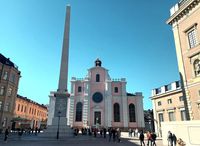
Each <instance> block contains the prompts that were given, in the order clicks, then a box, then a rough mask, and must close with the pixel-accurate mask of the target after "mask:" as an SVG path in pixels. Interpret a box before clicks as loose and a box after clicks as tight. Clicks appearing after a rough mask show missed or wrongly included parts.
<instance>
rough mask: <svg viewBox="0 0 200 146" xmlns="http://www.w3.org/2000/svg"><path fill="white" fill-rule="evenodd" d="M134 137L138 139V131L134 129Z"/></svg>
mask: <svg viewBox="0 0 200 146" xmlns="http://www.w3.org/2000/svg"><path fill="white" fill-rule="evenodd" d="M135 136H136V137H138V129H137V128H136V129H135Z"/></svg>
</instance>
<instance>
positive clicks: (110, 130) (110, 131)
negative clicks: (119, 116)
mask: <svg viewBox="0 0 200 146" xmlns="http://www.w3.org/2000/svg"><path fill="white" fill-rule="evenodd" d="M108 134H109V142H110V141H111V138H112V128H109V129H108Z"/></svg>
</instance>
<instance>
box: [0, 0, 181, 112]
mask: <svg viewBox="0 0 200 146" xmlns="http://www.w3.org/2000/svg"><path fill="white" fill-rule="evenodd" d="M177 2H178V0H143V1H141V0H71V1H69V0H0V53H2V54H3V55H4V56H6V57H9V58H10V59H11V60H12V61H13V62H14V63H15V64H16V65H18V66H19V70H20V71H21V75H22V77H21V79H20V83H19V90H18V94H20V95H22V96H25V97H28V98H30V99H32V100H34V101H36V102H39V103H43V104H47V103H48V102H49V97H48V95H49V93H50V91H55V90H56V89H57V87H58V78H59V77H58V76H59V67H60V57H61V48H62V40H63V31H64V21H65V11H66V5H67V4H70V5H71V30H70V57H69V82H68V87H69V88H68V89H70V79H71V77H72V76H75V77H80V78H81V77H85V75H86V74H87V69H89V68H90V67H93V66H94V61H95V59H96V58H97V57H99V58H100V59H101V60H102V66H103V67H105V68H107V69H108V70H109V73H110V76H111V78H123V77H125V78H126V80H127V91H128V92H130V93H134V92H143V95H144V109H149V108H152V105H151V100H150V99H149V97H150V96H151V90H152V89H154V88H156V87H160V86H162V85H164V84H168V83H170V82H173V81H174V80H179V75H178V67H177V60H176V52H175V46H174V40H173V33H172V29H171V27H170V26H169V25H167V24H166V20H167V19H168V18H169V15H170V14H169V10H170V8H171V7H172V6H173V5H174V4H175V3H177Z"/></svg>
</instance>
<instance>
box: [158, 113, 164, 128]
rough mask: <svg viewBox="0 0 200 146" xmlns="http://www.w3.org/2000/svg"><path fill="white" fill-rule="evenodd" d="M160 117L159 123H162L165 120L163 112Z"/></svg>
mask: <svg viewBox="0 0 200 146" xmlns="http://www.w3.org/2000/svg"><path fill="white" fill-rule="evenodd" d="M158 118H159V125H160V123H161V122H163V121H164V117H163V113H159V114H158Z"/></svg>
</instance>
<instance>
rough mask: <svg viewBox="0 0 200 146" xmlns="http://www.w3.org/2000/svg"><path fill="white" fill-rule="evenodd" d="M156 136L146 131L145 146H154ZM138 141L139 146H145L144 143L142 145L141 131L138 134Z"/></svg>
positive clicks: (142, 136)
mask: <svg viewBox="0 0 200 146" xmlns="http://www.w3.org/2000/svg"><path fill="white" fill-rule="evenodd" d="M156 137H157V136H156V134H155V133H154V132H149V131H147V146H156ZM139 139H140V145H141V146H142V145H144V146H145V143H144V133H143V131H141V132H140V136H139Z"/></svg>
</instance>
